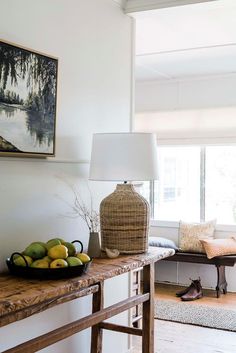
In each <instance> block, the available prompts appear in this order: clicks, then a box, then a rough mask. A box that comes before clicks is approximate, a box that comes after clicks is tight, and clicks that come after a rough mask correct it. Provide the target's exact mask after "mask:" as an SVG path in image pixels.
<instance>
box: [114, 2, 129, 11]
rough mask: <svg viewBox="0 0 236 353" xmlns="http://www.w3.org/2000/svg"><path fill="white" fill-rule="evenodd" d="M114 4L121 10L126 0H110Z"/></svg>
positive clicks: (124, 6)
mask: <svg viewBox="0 0 236 353" xmlns="http://www.w3.org/2000/svg"><path fill="white" fill-rule="evenodd" d="M112 1H113V2H114V3H115V4H116V5H118V6H119V7H120V8H121V9H122V10H124V9H125V8H126V6H127V0H112Z"/></svg>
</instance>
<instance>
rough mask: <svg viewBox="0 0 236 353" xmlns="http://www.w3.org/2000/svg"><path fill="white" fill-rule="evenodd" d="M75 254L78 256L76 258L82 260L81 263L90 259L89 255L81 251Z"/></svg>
mask: <svg viewBox="0 0 236 353" xmlns="http://www.w3.org/2000/svg"><path fill="white" fill-rule="evenodd" d="M76 256H77V257H78V259H80V260H81V261H82V262H83V264H86V263H87V262H89V261H90V260H91V259H90V257H89V256H88V255H87V254H85V253H83V252H80V253H78V254H76Z"/></svg>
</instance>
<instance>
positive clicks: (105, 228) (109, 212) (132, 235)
mask: <svg viewBox="0 0 236 353" xmlns="http://www.w3.org/2000/svg"><path fill="white" fill-rule="evenodd" d="M149 218H150V217H149V204H148V202H147V200H145V198H144V197H142V196H141V195H140V194H139V193H137V192H136V191H135V190H134V187H133V186H132V185H131V184H118V185H117V187H116V190H115V191H114V192H113V193H112V194H110V195H109V196H107V197H106V198H105V199H104V200H103V201H102V202H101V205H100V221H101V248H102V250H103V251H105V248H109V249H118V250H119V251H120V253H121V254H122V253H123V254H137V253H143V252H146V251H147V249H148V230H149Z"/></svg>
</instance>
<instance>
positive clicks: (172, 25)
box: [133, 0, 236, 81]
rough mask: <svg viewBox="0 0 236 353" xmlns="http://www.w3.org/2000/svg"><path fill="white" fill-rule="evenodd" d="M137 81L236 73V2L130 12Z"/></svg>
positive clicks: (233, 0) (232, 0) (219, 1)
mask: <svg viewBox="0 0 236 353" xmlns="http://www.w3.org/2000/svg"><path fill="white" fill-rule="evenodd" d="M133 17H135V19H136V80H138V81H146V80H180V79H187V78H194V77H205V76H217V75H225V74H232V73H236V20H235V19H236V1H235V0H218V1H212V2H205V3H200V4H194V5H186V6H178V7H170V8H166V9H159V10H152V11H145V12H139V13H135V14H133Z"/></svg>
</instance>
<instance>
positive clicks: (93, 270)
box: [0, 247, 175, 327]
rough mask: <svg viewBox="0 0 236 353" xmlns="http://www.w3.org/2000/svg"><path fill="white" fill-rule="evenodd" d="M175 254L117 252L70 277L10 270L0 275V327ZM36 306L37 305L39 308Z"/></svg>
mask: <svg viewBox="0 0 236 353" xmlns="http://www.w3.org/2000/svg"><path fill="white" fill-rule="evenodd" d="M174 253H175V252H174V250H172V249H166V248H156V247H150V248H149V249H148V252H147V253H143V254H131V255H120V256H119V257H117V258H115V259H109V258H98V259H94V260H93V262H92V264H91V266H90V268H89V270H88V273H87V274H84V275H82V276H80V277H73V278H69V279H60V280H39V279H25V278H21V277H15V276H13V275H11V274H9V273H4V274H0V327H1V326H4V325H7V324H9V323H11V322H14V321H17V320H20V319H23V318H25V317H28V316H30V315H32V314H34V313H35V312H39V311H42V310H45V309H47V308H48V307H51V306H53V305H57V304H59V303H62V302H66V301H68V300H72V299H75V298H78V297H79V295H76V294H75V295H74V296H73V293H77V292H78V291H81V292H83V295H87V294H91V293H92V292H93V290H94V291H95V290H96V284H97V283H99V282H102V281H104V280H106V279H109V278H112V277H115V276H118V275H120V274H123V273H126V272H129V271H132V270H134V269H137V268H139V267H143V266H145V265H148V264H150V263H153V262H156V261H159V260H162V259H164V258H166V257H169V256H172V255H174ZM91 286H92V287H93V289H92V287H91ZM86 291H87V292H86ZM81 296H82V295H81ZM43 303H47V306H46V307H45V308H43V307H42V304H43ZM53 303H54V304H53ZM37 307H38V308H40V309H39V310H38V311H37ZM33 308H34V309H33ZM35 308H36V310H35Z"/></svg>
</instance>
